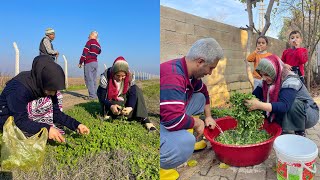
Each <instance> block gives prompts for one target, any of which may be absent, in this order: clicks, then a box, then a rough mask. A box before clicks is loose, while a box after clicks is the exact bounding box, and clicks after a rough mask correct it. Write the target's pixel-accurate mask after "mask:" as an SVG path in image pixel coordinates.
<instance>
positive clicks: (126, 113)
mask: <svg viewBox="0 0 320 180" xmlns="http://www.w3.org/2000/svg"><path fill="white" fill-rule="evenodd" d="M132 110H133V109H132V107H125V108H123V109H122V112H121V113H122V114H123V115H125V116H128V115H129V114H130V113H131V111H132Z"/></svg>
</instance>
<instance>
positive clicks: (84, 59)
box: [79, 41, 90, 64]
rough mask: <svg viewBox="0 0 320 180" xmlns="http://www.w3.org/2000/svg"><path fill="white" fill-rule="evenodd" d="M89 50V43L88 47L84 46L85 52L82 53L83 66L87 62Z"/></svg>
mask: <svg viewBox="0 0 320 180" xmlns="http://www.w3.org/2000/svg"><path fill="white" fill-rule="evenodd" d="M89 48H90V43H89V41H88V42H87V43H86V45H85V46H84V48H83V51H82V55H81V57H80V62H79V64H82V63H84V62H85V61H86V60H87V55H88V52H89Z"/></svg>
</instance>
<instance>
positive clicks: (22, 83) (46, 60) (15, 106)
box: [0, 55, 90, 142]
mask: <svg viewBox="0 0 320 180" xmlns="http://www.w3.org/2000/svg"><path fill="white" fill-rule="evenodd" d="M62 89H65V75H64V72H63V70H62V68H61V67H60V66H59V65H58V64H56V63H55V62H54V61H52V59H51V57H50V56H47V55H41V56H37V57H35V58H34V60H33V64H32V69H31V71H24V72H21V73H19V74H18V75H17V76H16V77H14V78H13V79H11V80H10V81H9V82H7V84H6V87H5V88H4V89H3V91H2V93H1V95H0V128H1V129H2V128H3V125H4V123H5V121H6V120H7V118H8V117H9V116H13V117H14V121H15V124H16V125H17V126H18V127H19V128H20V129H21V130H22V131H25V132H27V133H29V134H36V133H37V132H39V131H40V130H41V128H43V127H45V128H47V129H48V132H49V139H53V140H55V141H58V142H64V141H65V140H64V138H63V136H62V135H61V133H60V132H59V130H57V129H55V128H54V127H52V126H50V125H48V124H45V123H39V122H34V121H32V120H30V119H29V118H28V112H27V104H28V102H30V101H33V100H35V99H38V98H41V97H46V96H50V97H51V100H52V104H53V122H54V123H58V124H61V125H64V126H66V127H68V128H69V129H71V130H73V131H76V130H77V131H78V132H79V133H80V134H88V133H89V132H90V130H89V129H88V128H87V127H86V126H85V125H83V124H81V123H80V122H78V121H77V120H75V119H73V118H72V117H70V116H68V115H66V114H64V113H63V112H61V111H60V109H59V105H58V98H57V95H56V93H57V91H58V90H62Z"/></svg>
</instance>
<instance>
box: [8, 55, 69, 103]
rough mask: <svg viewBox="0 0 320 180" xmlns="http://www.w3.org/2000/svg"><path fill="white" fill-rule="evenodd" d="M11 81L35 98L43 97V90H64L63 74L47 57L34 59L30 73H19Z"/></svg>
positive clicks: (41, 56) (42, 56)
mask: <svg viewBox="0 0 320 180" xmlns="http://www.w3.org/2000/svg"><path fill="white" fill-rule="evenodd" d="M13 80H17V81H19V82H21V83H22V84H23V85H24V86H25V87H26V88H28V89H29V90H30V91H31V92H32V93H33V95H34V96H35V97H36V98H38V97H45V96H46V94H45V93H44V90H52V91H57V90H62V89H65V75H64V72H63V70H62V68H61V66H60V65H58V64H57V63H55V62H54V61H53V60H52V58H51V57H50V56H48V55H40V56H37V57H35V58H34V60H33V63H32V69H31V71H24V72H21V73H19V74H18V75H17V76H16V77H14V78H13Z"/></svg>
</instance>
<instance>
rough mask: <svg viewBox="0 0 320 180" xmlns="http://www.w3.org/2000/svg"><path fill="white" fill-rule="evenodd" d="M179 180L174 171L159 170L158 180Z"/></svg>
mask: <svg viewBox="0 0 320 180" xmlns="http://www.w3.org/2000/svg"><path fill="white" fill-rule="evenodd" d="M178 178H179V173H178V171H176V170H175V169H162V168H160V180H176V179H178Z"/></svg>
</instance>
